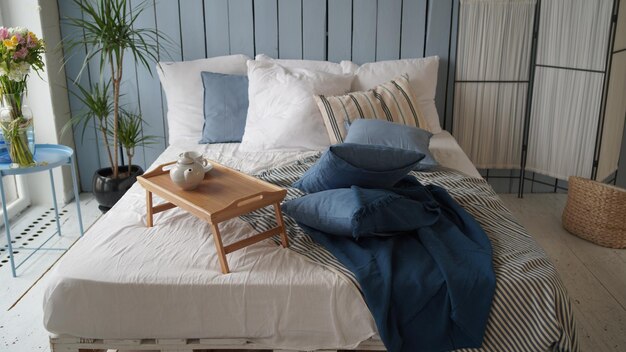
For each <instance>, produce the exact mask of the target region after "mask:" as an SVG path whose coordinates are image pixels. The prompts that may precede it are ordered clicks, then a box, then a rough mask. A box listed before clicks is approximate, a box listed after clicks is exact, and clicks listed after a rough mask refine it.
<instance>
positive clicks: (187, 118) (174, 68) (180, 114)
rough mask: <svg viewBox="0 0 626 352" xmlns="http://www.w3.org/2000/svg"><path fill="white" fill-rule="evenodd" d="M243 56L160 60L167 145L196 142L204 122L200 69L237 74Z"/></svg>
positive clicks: (243, 68)
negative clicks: (167, 135)
mask: <svg viewBox="0 0 626 352" xmlns="http://www.w3.org/2000/svg"><path fill="white" fill-rule="evenodd" d="M249 59H250V58H249V57H247V56H245V55H230V56H218V57H212V58H208V59H200V60H193V61H183V62H161V63H159V64H158V65H157V72H158V74H159V79H160V80H161V84H162V85H163V90H164V91H165V96H166V99H167V125H168V130H169V144H177V143H179V142H189V141H190V140H192V141H194V142H197V141H199V140H200V139H201V138H202V126H203V125H204V112H203V106H204V97H203V94H204V88H203V86H202V78H201V76H200V73H201V72H202V71H209V72H216V73H224V74H240V75H245V74H246V72H247V67H246V61H248V60H249Z"/></svg>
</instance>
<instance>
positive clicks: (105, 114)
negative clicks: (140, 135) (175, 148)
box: [63, 0, 164, 210]
mask: <svg viewBox="0 0 626 352" xmlns="http://www.w3.org/2000/svg"><path fill="white" fill-rule="evenodd" d="M73 1H74V4H75V6H77V7H78V8H80V10H81V12H82V17H77V18H68V19H67V21H68V23H69V25H71V26H73V27H76V28H78V29H80V30H77V31H76V32H75V33H76V35H74V36H70V37H68V38H65V39H64V41H63V46H64V50H65V51H66V57H70V56H71V55H72V54H73V53H75V52H83V53H84V52H86V55H85V59H84V60H83V63H82V67H81V70H80V72H81V73H83V72H84V71H85V69H86V68H87V66H88V65H89V63H90V62H92V61H95V62H97V63H98V73H99V79H98V83H94V84H92V87H91V89H89V88H85V87H82V86H79V85H78V83H76V85H77V86H78V89H79V93H78V94H79V96H80V97H81V101H82V102H83V103H84V104H85V107H86V108H87V110H86V112H85V113H83V114H79V115H77V116H74V117H73V118H72V120H71V122H72V123H74V124H81V123H82V124H83V128H84V127H85V126H86V125H87V124H88V123H89V121H91V120H95V126H96V128H97V129H98V130H99V131H100V132H101V135H102V136H101V138H100V139H101V141H102V142H103V144H104V147H105V149H106V151H107V156H108V158H109V163H110V167H109V168H103V169H100V170H98V171H97V172H96V174H95V175H94V182H93V187H94V193H95V195H96V199H97V200H98V202H99V203H100V208H101V209H103V210H106V209H107V208H109V207H111V206H112V205H113V204H115V202H117V200H119V198H121V196H122V195H123V194H124V193H125V192H126V190H127V189H128V188H130V186H131V185H132V184H133V183H134V181H135V180H136V177H137V176H138V175H140V174H141V173H143V171H142V170H141V168H139V167H138V166H132V165H129V166H128V167H125V166H123V165H120V151H119V150H120V146H121V145H122V144H121V143H120V125H121V124H120V120H121V119H122V117H121V116H122V114H123V108H122V106H121V104H120V96H121V89H122V80H123V73H124V70H123V68H124V67H123V65H124V59H125V58H132V59H133V60H134V61H135V62H136V63H137V64H139V65H141V66H144V67H145V68H146V69H147V70H148V72H150V74H152V68H151V65H150V63H151V62H157V61H158V60H157V56H158V42H159V39H164V38H163V36H162V35H161V34H160V33H159V32H158V31H157V30H156V29H151V28H136V27H135V25H136V21H137V18H138V17H139V16H140V15H141V13H142V12H143V11H144V10H145V9H146V6H147V3H146V2H143V3H142V4H140V5H139V6H135V7H132V8H131V6H130V2H129V1H128V0H107V1H83V0H73ZM79 75H80V74H79ZM78 78H79V77H76V81H78Z"/></svg>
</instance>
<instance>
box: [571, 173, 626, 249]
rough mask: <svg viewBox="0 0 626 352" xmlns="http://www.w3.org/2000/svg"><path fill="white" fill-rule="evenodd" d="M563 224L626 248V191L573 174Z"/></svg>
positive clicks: (583, 235) (601, 242) (578, 233)
mask: <svg viewBox="0 0 626 352" xmlns="http://www.w3.org/2000/svg"><path fill="white" fill-rule="evenodd" d="M567 193H568V194H567V204H566V205H565V210H564V211H563V227H564V228H565V229H566V230H567V231H569V232H571V233H573V234H574V235H576V236H578V237H580V238H584V239H586V240H588V241H591V242H593V243H596V244H599V245H601V246H604V247H610V248H626V190H624V189H621V188H617V187H614V186H611V185H607V184H604V183H600V182H596V181H591V180H587V179H584V178H580V177H574V176H572V177H570V178H569V187H568V192H567Z"/></svg>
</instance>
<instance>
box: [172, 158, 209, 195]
mask: <svg viewBox="0 0 626 352" xmlns="http://www.w3.org/2000/svg"><path fill="white" fill-rule="evenodd" d="M204 172H205V167H204V165H202V164H201V163H200V162H198V160H197V159H196V158H193V155H191V153H189V152H185V153H183V154H182V155H181V157H180V158H179V159H178V161H177V162H176V164H175V165H174V166H173V167H172V168H171V169H170V178H171V179H172V181H173V182H174V183H175V184H176V185H177V186H178V187H180V188H181V189H183V190H184V191H191V190H194V189H196V187H198V185H199V184H200V182H202V180H203V179H204Z"/></svg>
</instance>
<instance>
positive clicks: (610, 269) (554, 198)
mask: <svg viewBox="0 0 626 352" xmlns="http://www.w3.org/2000/svg"><path fill="white" fill-rule="evenodd" d="M501 197H502V199H503V200H504V202H505V204H506V205H507V207H508V208H509V209H510V210H511V211H512V212H513V214H514V215H515V217H516V218H517V219H518V220H519V221H520V222H521V223H522V224H523V225H524V226H525V227H526V229H527V230H528V232H529V233H531V234H532V235H533V237H535V239H536V240H537V241H538V242H539V244H540V245H541V246H542V247H543V248H544V249H545V251H546V252H547V253H548V255H549V256H550V258H551V259H552V261H553V263H554V264H555V265H556V267H557V270H558V271H559V273H560V274H561V278H562V279H563V282H564V283H565V286H566V287H567V290H568V293H569V295H570V297H571V299H572V304H573V307H574V313H575V318H576V320H577V322H578V333H579V338H580V345H581V350H582V351H590V352H601V351H626V249H621V250H618V249H610V248H604V247H600V246H597V245H595V244H593V243H591V242H588V241H585V240H582V239H580V238H578V237H576V236H573V235H571V234H570V233H569V232H567V231H565V230H564V229H563V228H562V227H561V214H562V212H563V208H564V207H565V201H566V199H567V196H566V195H564V194H527V195H525V196H524V198H523V199H518V198H517V197H516V196H515V195H501ZM625 221H626V220H625Z"/></svg>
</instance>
